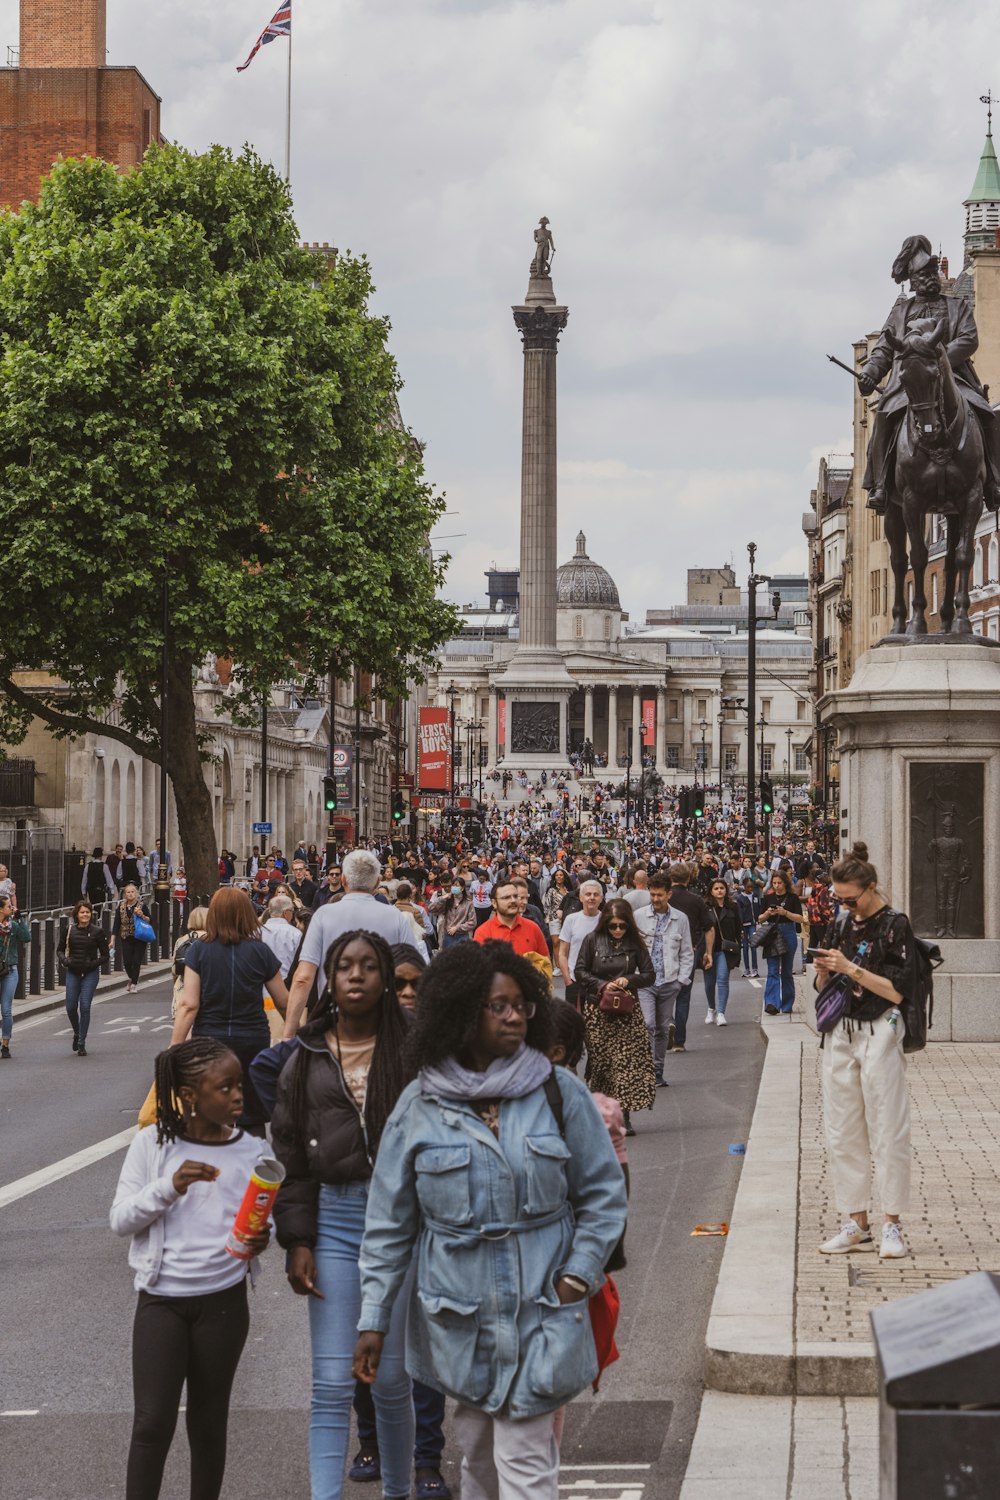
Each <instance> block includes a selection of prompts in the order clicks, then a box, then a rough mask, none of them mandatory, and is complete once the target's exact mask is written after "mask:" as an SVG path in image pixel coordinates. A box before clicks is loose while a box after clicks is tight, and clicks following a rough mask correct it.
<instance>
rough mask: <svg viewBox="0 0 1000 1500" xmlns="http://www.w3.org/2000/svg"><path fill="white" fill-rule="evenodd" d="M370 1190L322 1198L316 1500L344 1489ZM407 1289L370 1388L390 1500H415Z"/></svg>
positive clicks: (329, 1191) (336, 1496) (356, 1185)
mask: <svg viewBox="0 0 1000 1500" xmlns="http://www.w3.org/2000/svg"><path fill="white" fill-rule="evenodd" d="M367 1203H368V1184H367V1183H366V1182H350V1183H344V1184H342V1185H336V1186H324V1187H321V1188H320V1192H319V1209H318V1219H317V1237H316V1249H315V1251H314V1254H315V1258H316V1284H317V1286H318V1288H319V1290H320V1291H321V1292H322V1293H323V1301H320V1299H319V1298H318V1297H310V1298H309V1330H310V1335H311V1341H312V1411H311V1414H310V1418H309V1473H310V1477H311V1480H312V1500H340V1496H341V1492H342V1490H343V1486H344V1468H345V1463H346V1459H347V1439H348V1430H349V1427H350V1418H351V1399H352V1397H353V1395H354V1376H353V1375H352V1373H351V1361H352V1359H353V1356H354V1346H355V1344H356V1343H357V1341H358V1318H359V1317H360V1316H361V1273H360V1271H359V1270H358V1256H359V1254H360V1252H361V1238H362V1235H363V1234H364V1229H365V1208H366V1206H367ZM408 1302H409V1296H408V1289H407V1287H406V1286H404V1288H403V1290H402V1291H401V1292H400V1294H399V1296H398V1297H397V1298H396V1305H395V1307H394V1308H393V1310H392V1322H391V1325H390V1328H389V1333H388V1336H387V1338H386V1341H385V1348H384V1349H383V1351H382V1358H381V1361H380V1363H379V1367H378V1376H377V1377H376V1380H375V1384H374V1386H373V1388H372V1394H373V1396H374V1398H375V1425H376V1428H377V1431H378V1451H379V1456H380V1458H381V1461H382V1487H383V1491H384V1493H385V1494H386V1495H390V1496H395V1495H409V1493H410V1463H411V1461H412V1454H413V1428H414V1423H413V1397H412V1395H411V1392H410V1377H409V1376H408V1375H407V1373H406V1365H405V1362H404V1358H405V1353H406V1307H407V1303H408Z"/></svg>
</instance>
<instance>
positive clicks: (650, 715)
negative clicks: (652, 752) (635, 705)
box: [642, 698, 656, 747]
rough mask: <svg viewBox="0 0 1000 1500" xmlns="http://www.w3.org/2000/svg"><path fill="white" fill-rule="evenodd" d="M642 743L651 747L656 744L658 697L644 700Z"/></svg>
mask: <svg viewBox="0 0 1000 1500" xmlns="http://www.w3.org/2000/svg"><path fill="white" fill-rule="evenodd" d="M642 743H643V744H644V745H649V746H650V747H652V746H654V745H655V744H656V699H655V698H643V700H642Z"/></svg>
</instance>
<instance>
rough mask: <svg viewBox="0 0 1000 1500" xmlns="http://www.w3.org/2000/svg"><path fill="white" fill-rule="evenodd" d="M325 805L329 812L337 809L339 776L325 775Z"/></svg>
mask: <svg viewBox="0 0 1000 1500" xmlns="http://www.w3.org/2000/svg"><path fill="white" fill-rule="evenodd" d="M323 807H324V809H325V810H326V811H327V812H328V813H332V812H336V811H337V778H336V776H324V777H323Z"/></svg>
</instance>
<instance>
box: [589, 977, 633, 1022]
mask: <svg viewBox="0 0 1000 1500" xmlns="http://www.w3.org/2000/svg"><path fill="white" fill-rule="evenodd" d="M597 1008H598V1010H603V1011H604V1013H605V1015H609V1016H630V1015H631V1014H632V1012H633V1010H634V1009H635V996H634V995H633V993H632V991H631V990H623V989H621V988H620V986H619V985H617V984H602V985H601V988H600V989H599V990H598V992H597Z"/></svg>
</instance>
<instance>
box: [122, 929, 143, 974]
mask: <svg viewBox="0 0 1000 1500" xmlns="http://www.w3.org/2000/svg"><path fill="white" fill-rule="evenodd" d="M145 957H146V944H145V943H140V942H138V941H137V939H136V938H122V967H123V968H124V970H125V973H126V974H127V975H128V977H129V981H130V983H132V984H138V983H139V972H140V970H141V968H142V961H143V959H144V958H145Z"/></svg>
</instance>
